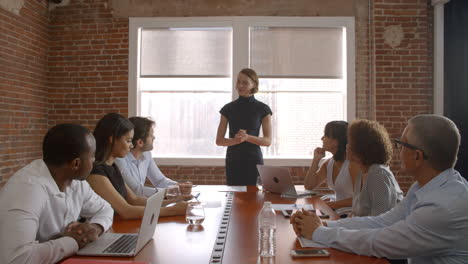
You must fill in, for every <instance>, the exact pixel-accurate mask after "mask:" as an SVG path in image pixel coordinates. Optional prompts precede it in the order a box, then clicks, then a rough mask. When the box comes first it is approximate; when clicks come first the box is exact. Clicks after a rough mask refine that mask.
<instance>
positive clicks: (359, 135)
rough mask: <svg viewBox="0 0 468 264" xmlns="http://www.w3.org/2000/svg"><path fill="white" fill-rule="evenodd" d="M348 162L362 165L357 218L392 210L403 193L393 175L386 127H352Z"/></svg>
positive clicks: (367, 123)
mask: <svg viewBox="0 0 468 264" xmlns="http://www.w3.org/2000/svg"><path fill="white" fill-rule="evenodd" d="M346 150H347V151H346V152H347V153H348V158H349V159H350V160H351V161H352V162H355V163H356V164H358V165H359V167H360V173H358V175H357V177H356V181H355V183H354V194H353V212H352V214H353V216H375V215H380V214H382V213H385V212H387V211H389V210H390V209H392V208H393V207H394V206H395V205H396V203H397V202H399V201H401V200H402V199H403V192H402V191H401V189H400V186H399V185H398V182H397V181H396V179H395V176H393V173H392V172H391V171H390V168H389V167H388V164H389V163H390V160H391V157H392V153H393V149H392V142H391V140H390V137H389V135H388V132H387V130H386V129H385V127H383V126H382V125H380V124H379V123H377V122H375V121H370V120H364V119H363V120H355V121H353V122H352V123H351V124H350V125H349V127H348V145H347V148H346Z"/></svg>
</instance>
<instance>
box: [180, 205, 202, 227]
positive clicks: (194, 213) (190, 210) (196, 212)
mask: <svg viewBox="0 0 468 264" xmlns="http://www.w3.org/2000/svg"><path fill="white" fill-rule="evenodd" d="M185 220H186V221H187V223H189V224H190V225H201V223H203V220H205V210H204V209H203V205H202V204H201V203H200V202H198V201H197V202H189V203H188V204H187V211H186V212H185Z"/></svg>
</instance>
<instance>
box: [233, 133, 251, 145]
mask: <svg viewBox="0 0 468 264" xmlns="http://www.w3.org/2000/svg"><path fill="white" fill-rule="evenodd" d="M248 138H249V134H247V130H245V129H239V131H237V133H236V134H235V135H234V139H235V140H236V143H237V144H240V143H242V142H244V141H246V140H247V139H248Z"/></svg>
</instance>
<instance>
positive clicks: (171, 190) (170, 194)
mask: <svg viewBox="0 0 468 264" xmlns="http://www.w3.org/2000/svg"><path fill="white" fill-rule="evenodd" d="M179 195H180V188H179V186H177V185H172V186H169V187H167V189H166V198H167V199H174V198H177V197H178V196H179Z"/></svg>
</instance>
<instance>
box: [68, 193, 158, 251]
mask: <svg viewBox="0 0 468 264" xmlns="http://www.w3.org/2000/svg"><path fill="white" fill-rule="evenodd" d="M164 193H165V192H157V193H155V194H153V195H152V196H151V197H150V198H148V200H147V202H146V207H145V212H144V215H143V219H142V220H141V226H140V231H139V233H138V234H118V233H105V234H103V235H102V236H100V237H99V238H98V239H97V240H96V241H94V242H92V243H89V244H88V245H86V246H85V247H84V248H82V249H80V250H79V251H78V252H77V255H83V256H116V257H132V256H135V255H136V254H137V253H138V252H140V250H141V249H142V248H143V247H144V246H145V245H146V244H147V243H148V242H149V241H150V240H151V239H152V238H153V234H154V230H155V229H156V224H157V222H158V218H159V212H160V210H161V204H162V200H163V198H164Z"/></svg>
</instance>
